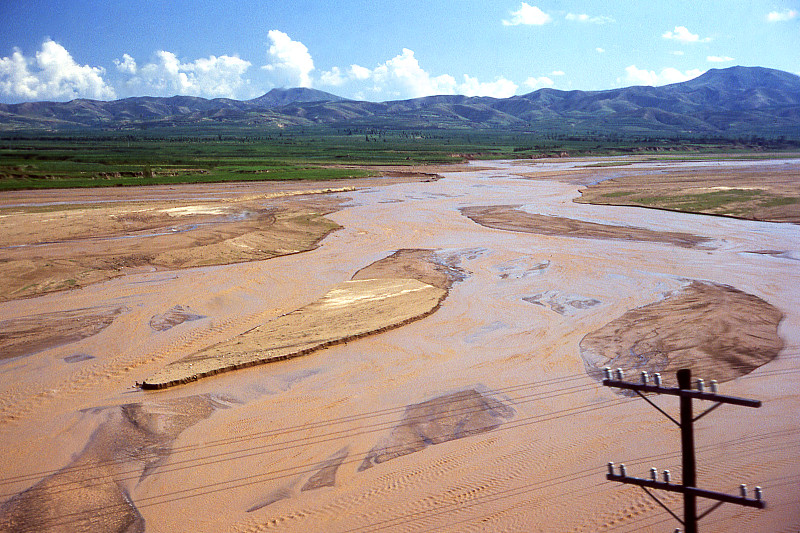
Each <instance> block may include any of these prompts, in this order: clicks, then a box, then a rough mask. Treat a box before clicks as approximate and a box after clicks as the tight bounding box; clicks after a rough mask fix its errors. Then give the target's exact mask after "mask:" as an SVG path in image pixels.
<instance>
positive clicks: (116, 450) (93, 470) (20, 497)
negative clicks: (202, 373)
mask: <svg viewBox="0 0 800 533" xmlns="http://www.w3.org/2000/svg"><path fill="white" fill-rule="evenodd" d="M229 406H230V402H229V400H227V399H224V398H220V397H215V396H212V395H201V396H192V397H188V398H179V399H175V400H164V401H156V402H145V403H134V404H126V405H122V406H119V407H113V408H110V409H99V410H97V411H96V412H95V413H94V414H97V415H98V416H107V417H108V419H107V420H106V421H105V422H103V423H102V424H101V425H100V427H99V428H98V429H97V430H96V431H95V433H94V434H93V435H92V438H91V441H90V442H89V443H88V444H87V446H86V447H85V448H84V449H83V451H82V452H81V453H80V454H79V455H78V456H77V457H76V458H75V459H74V460H73V461H72V462H71V463H70V464H69V465H67V466H66V467H64V468H62V469H60V470H59V471H57V472H55V473H53V474H50V475H48V476H47V477H45V478H44V479H42V480H41V481H39V482H37V483H36V484H34V485H33V486H32V487H31V488H29V489H27V490H25V491H23V492H21V493H19V494H17V495H16V496H14V497H12V498H11V499H10V500H8V501H7V502H6V503H5V504H3V506H2V507H0V530H2V531H64V532H66V531H103V532H109V533H117V532H118V533H142V532H144V531H145V523H144V519H143V518H142V516H141V514H140V513H139V511H138V509H137V508H136V506H135V504H134V502H133V501H132V499H131V497H130V495H129V494H128V488H127V487H128V486H129V485H130V483H128V481H131V480H134V479H135V478H136V477H139V480H141V479H142V478H144V477H145V476H147V475H148V474H150V473H151V472H152V471H153V470H155V469H156V468H158V466H160V465H161V464H163V462H164V461H165V460H166V458H167V457H168V456H169V455H170V451H171V447H172V443H173V441H174V440H175V439H176V438H177V437H178V435H180V434H181V433H182V432H183V431H184V430H186V429H187V428H189V427H190V426H192V425H194V424H196V423H197V422H199V421H200V420H204V419H206V418H208V417H209V416H211V415H212V414H213V413H214V411H216V410H217V409H221V408H226V407H229Z"/></svg>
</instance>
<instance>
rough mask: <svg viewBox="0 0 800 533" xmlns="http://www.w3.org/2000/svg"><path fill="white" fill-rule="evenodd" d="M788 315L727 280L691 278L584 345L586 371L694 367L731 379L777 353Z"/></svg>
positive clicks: (667, 371) (668, 378)
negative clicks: (782, 325)
mask: <svg viewBox="0 0 800 533" xmlns="http://www.w3.org/2000/svg"><path fill="white" fill-rule="evenodd" d="M782 318H783V315H782V314H781V312H780V311H779V310H778V309H776V308H775V307H773V306H772V305H770V304H769V303H767V302H765V301H764V300H762V299H761V298H758V297H757V296H753V295H752V294H747V293H745V292H742V291H740V290H738V289H735V288H733V287H730V286H727V285H721V284H717V283H710V282H704V281H692V282H691V283H690V284H688V285H687V286H686V287H684V288H683V289H682V290H680V291H678V292H676V293H673V294H671V295H669V296H668V297H667V298H665V299H664V300H662V301H659V302H656V303H653V304H650V305H646V306H644V307H639V308H637V309H632V310H630V311H628V312H627V313H625V314H624V315H622V316H621V317H619V318H617V319H615V320H613V321H611V322H609V323H608V324H606V325H605V326H603V327H602V328H600V329H598V330H596V331H593V332H592V333H589V334H588V335H586V336H585V337H584V338H583V339H582V340H581V342H580V349H581V356H582V357H583V360H584V363H585V365H586V370H587V372H588V373H589V374H590V375H592V376H594V377H595V378H597V379H602V368H603V367H605V366H610V367H612V368H622V369H623V370H625V371H628V372H629V373H630V372H633V373H639V372H640V371H642V370H644V371H647V372H649V373H650V374H652V373H654V372H661V373H662V376H663V379H664V381H665V382H666V383H669V384H670V385H674V384H675V372H677V371H678V370H679V369H681V368H691V369H692V374H694V375H695V376H697V377H698V378H703V379H705V380H712V379H715V380H717V381H719V382H723V381H730V380H732V379H736V378H737V377H740V376H743V375H745V374H748V373H750V372H752V371H753V370H754V369H756V368H758V367H759V366H761V365H763V364H766V363H768V362H769V361H771V360H772V359H774V358H775V357H777V356H778V354H779V353H780V351H781V349H782V348H783V340H782V339H781V338H780V337H779V336H778V325H779V324H780V321H781V319H782Z"/></svg>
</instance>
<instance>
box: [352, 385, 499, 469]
mask: <svg viewBox="0 0 800 533" xmlns="http://www.w3.org/2000/svg"><path fill="white" fill-rule="evenodd" d="M513 416H514V409H512V408H511V407H510V406H508V405H506V404H504V403H502V402H500V401H499V400H496V399H494V398H490V397H488V396H485V395H483V394H481V393H480V392H478V391H476V390H474V389H470V390H465V391H459V392H454V393H452V394H447V395H444V396H439V397H437V398H434V399H432V400H428V401H425V402H422V403H418V404H413V405H409V406H408V407H406V411H405V415H404V417H403V420H402V422H400V424H399V425H398V426H396V427H395V428H394V429H393V430H392V433H391V434H390V435H389V436H388V437H387V438H386V439H385V440H384V441H383V442H381V443H380V444H378V445H377V446H375V447H374V448H372V450H370V452H369V453H368V454H367V456H366V457H365V458H364V461H363V462H362V463H361V466H359V467H358V471H359V472H361V471H363V470H366V469H368V468H372V467H373V466H376V465H378V464H381V463H384V462H386V461H390V460H392V459H396V458H398V457H402V456H404V455H408V454H411V453H415V452H419V451H422V450H424V449H425V448H427V447H428V446H433V445H436V444H441V443H443V442H448V441H451V440H456V439H462V438H464V437H469V436H472V435H478V434H480V433H486V432H488V431H491V430H493V429H497V428H498V427H500V426H501V425H502V424H503V423H504V422H505V421H506V420H508V419H510V418H511V417H513Z"/></svg>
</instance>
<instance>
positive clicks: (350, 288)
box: [142, 279, 447, 389]
mask: <svg viewBox="0 0 800 533" xmlns="http://www.w3.org/2000/svg"><path fill="white" fill-rule="evenodd" d="M446 295H447V291H445V290H444V289H440V288H438V287H434V286H432V285H428V284H427V283H422V282H421V281H417V280H413V279H380V280H377V279H367V280H357V281H349V282H345V283H343V284H341V285H339V286H338V287H335V288H333V289H332V290H331V291H330V292H329V293H328V294H326V295H325V296H324V297H322V298H321V299H320V300H318V301H316V302H313V303H311V304H309V305H307V306H305V307H303V308H301V309H298V310H297V311H294V312H292V313H289V314H288V315H284V316H281V317H278V318H276V319H274V320H272V321H270V322H268V323H266V324H264V325H263V326H259V327H257V328H255V329H253V330H251V331H248V332H247V333H245V334H243V335H241V336H239V337H237V338H236V339H233V340H231V341H230V342H226V343H222V344H218V345H216V346H212V347H211V348H208V349H206V350H203V351H201V352H200V353H197V354H193V355H190V356H188V357H185V358H183V359H180V360H178V361H175V362H174V363H170V364H169V365H167V366H166V367H165V368H164V369H163V370H161V371H159V372H157V373H156V374H154V375H153V376H151V377H149V378H147V379H146V380H145V381H144V383H143V384H142V386H143V387H144V388H148V389H159V388H164V387H169V386H172V385H178V384H181V383H187V382H190V381H194V380H196V379H199V378H201V377H205V376H211V375H214V374H218V373H220V372H225V371H230V370H235V369H237V368H244V367H248V366H253V365H257V364H263V363H268V362H272V361H280V360H282V359H288V358H291V357H297V356H300V355H305V354H308V353H310V352H312V351H314V350H318V349H320V348H323V347H325V346H331V345H333V344H336V343H339V342H344V341H347V340H351V339H357V338H359V337H362V336H364V335H368V334H370V333H375V332H378V331H384V330H387V329H390V328H394V327H397V326H401V325H403V324H406V323H408V322H410V321H413V320H417V319H419V318H422V317H424V316H426V315H428V314H430V313H431V312H433V311H434V310H436V308H437V307H438V306H439V304H440V303H441V301H442V300H443V299H444V297H445V296H446Z"/></svg>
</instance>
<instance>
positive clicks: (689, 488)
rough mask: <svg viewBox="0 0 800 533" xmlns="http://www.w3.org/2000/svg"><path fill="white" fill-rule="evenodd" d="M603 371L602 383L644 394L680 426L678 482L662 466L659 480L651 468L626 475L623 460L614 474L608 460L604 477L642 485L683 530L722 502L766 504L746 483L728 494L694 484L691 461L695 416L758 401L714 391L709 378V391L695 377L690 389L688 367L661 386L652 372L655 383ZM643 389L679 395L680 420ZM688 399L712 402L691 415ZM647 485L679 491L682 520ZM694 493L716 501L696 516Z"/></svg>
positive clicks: (690, 530)
mask: <svg viewBox="0 0 800 533" xmlns="http://www.w3.org/2000/svg"><path fill="white" fill-rule="evenodd" d="M604 372H605V379H604V380H603V385H605V386H606V387H615V388H618V389H626V390H631V391H633V392H635V393H636V394H638V395H639V396H641V397H642V398H644V400H645V401H647V403H649V404H650V405H652V406H653V407H655V408H656V409H658V411H659V412H661V414H663V415H664V416H666V417H667V418H669V419H670V420H672V422H674V423H675V424H677V425H678V427H680V428H681V455H682V461H681V465H682V470H683V473H682V479H681V484H680V485H676V484H673V483H671V479H670V472H669V470H664V478H663V481H659V479H658V471H657V470H656V469H655V468H651V469H650V479H643V478H636V477H630V476H628V475H627V472H626V469H625V465H624V464H620V465H619V474H617V473H616V472H615V470H614V463H608V474H606V479H609V480H611V481H619V482H620V483H627V484H630V485H638V486H640V487H642V489H643V490H644V491H645V492H646V493H647V494H648V495H649V496H650V497H651V498H653V499H654V500H655V501H656V503H658V504H659V505H660V506H661V507H663V508H664V509H666V510H667V512H669V514H671V515H672V516H673V517H674V518H675V519H676V520H677V521H678V522H680V523H681V524H683V526H684V528H685V530H686V533H697V522H698V521H699V520H700V519H702V518H703V517H705V516H706V515H708V514H709V513H710V512H712V511H713V510H715V509H716V508H717V507H719V506H720V505H722V504H723V503H735V504H737V505H744V506H747V507H756V508H758V509H763V508H764V507H765V506H766V505H765V503H764V501H763V496H762V492H761V487H756V488H755V498H748V497H747V486H746V485H740V491H741V496H731V495H729V494H725V493H721V492H713V491H709V490H703V489H699V488H697V465H696V462H695V453H694V423H695V422H696V421H697V420H699V419H700V418H702V417H703V416H705V415H707V414H708V413H710V412H711V411H713V410H714V409H716V408H717V407H719V406H720V405H722V404H732V405H740V406H745V407H761V402H760V401H758V400H749V399H747V398H736V397H735V396H724V395H721V394H717V383H716V381H712V382H711V392H706V391H705V384H704V382H703V380H702V379H699V380H697V390H692V371H691V370H690V369H688V368H684V369H682V370H678V388H674V387H662V386H661V375H660V374H654V376H653V377H654V381H655V384H654V385H650V384H649V376H648V374H647V372H642V374H641V383H629V382H626V381H623V376H624V374H623V372H622V370H621V369H617V370H616V372H615V375H612V372H611V369H610V368H608V367H606V368H605V369H604ZM643 392H652V393H656V394H668V395H671V396H678V397H680V416H679V420H680V421H678V420H675V419H674V418H673V417H672V416H670V415H669V414H668V413H666V412H665V411H664V410H663V409H661V408H660V407H659V406H657V405H656V404H654V403H653V402H652V401H650V399H649V398H647V397H646V396H645V395H644V394H642V393H643ZM692 400H707V401H712V402H715V403H714V405H712V406H711V407H709V408H708V409H706V410H705V411H703V412H702V413H700V414H699V415H697V416H694V413H693V411H692ZM648 488H652V489H660V490H666V491H669V492H680V493H681V494H683V520H681V519H680V518H679V517H678V515H676V514H675V513H674V512H673V511H672V510H671V509H669V507H667V506H666V505H665V504H664V503H663V502H662V501H661V500H659V499H658V498H657V497H656V496H655V495H654V494H653V493H652V492H650V491H649V490H647V489H648ZM698 497H700V498H706V499H710V500H716V502H717V503H715V504H714V505H712V506H711V507H710V508H709V509H708V510H706V511H705V512H704V513H703V514H701V515H700V516H697V498H698Z"/></svg>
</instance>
